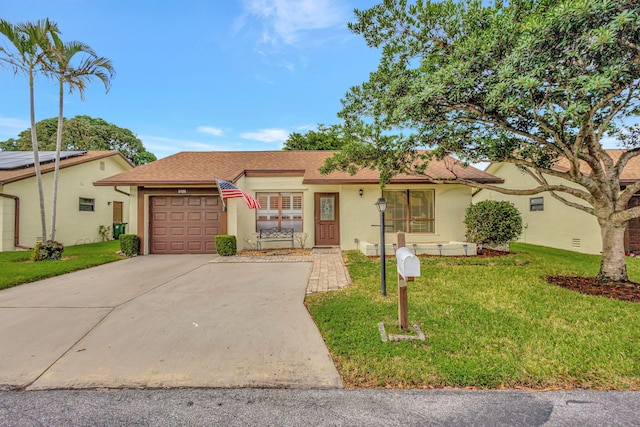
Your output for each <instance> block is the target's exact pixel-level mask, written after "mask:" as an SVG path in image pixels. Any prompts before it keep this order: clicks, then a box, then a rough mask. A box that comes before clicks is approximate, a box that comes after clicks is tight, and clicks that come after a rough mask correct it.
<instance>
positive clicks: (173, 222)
mask: <svg viewBox="0 0 640 427" xmlns="http://www.w3.org/2000/svg"><path fill="white" fill-rule="evenodd" d="M150 204H151V219H150V224H149V229H150V230H151V236H150V242H151V245H150V246H151V247H150V252H151V253H153V254H212V253H215V252H216V245H215V241H214V237H215V236H216V235H217V234H220V232H221V212H222V209H221V203H220V198H219V197H217V196H154V197H150Z"/></svg>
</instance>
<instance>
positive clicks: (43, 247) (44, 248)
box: [31, 240, 64, 261]
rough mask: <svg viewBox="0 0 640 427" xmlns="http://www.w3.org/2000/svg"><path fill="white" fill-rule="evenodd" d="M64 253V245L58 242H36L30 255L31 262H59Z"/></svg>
mask: <svg viewBox="0 0 640 427" xmlns="http://www.w3.org/2000/svg"><path fill="white" fill-rule="evenodd" d="M62 252H64V245H63V244H62V243H60V242H56V241H53V240H47V241H46V242H45V243H42V242H38V243H37V244H36V247H35V248H33V253H32V254H31V260H32V261H45V260H54V261H56V260H60V259H62Z"/></svg>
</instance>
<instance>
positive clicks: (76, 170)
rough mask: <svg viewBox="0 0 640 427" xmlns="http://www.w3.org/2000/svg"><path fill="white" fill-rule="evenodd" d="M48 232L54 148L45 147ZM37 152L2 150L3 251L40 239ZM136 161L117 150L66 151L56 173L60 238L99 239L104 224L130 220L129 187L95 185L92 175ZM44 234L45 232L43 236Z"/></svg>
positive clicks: (64, 240)
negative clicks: (35, 158) (130, 159)
mask: <svg viewBox="0 0 640 427" xmlns="http://www.w3.org/2000/svg"><path fill="white" fill-rule="evenodd" d="M39 155H40V164H41V171H42V183H43V188H44V196H45V213H46V221H47V232H49V229H48V228H49V227H50V224H51V223H50V221H51V197H52V193H53V170H54V159H55V152H49V151H41V152H40V153H39ZM33 165H34V161H33V152H31V151H2V152H0V251H13V250H16V249H27V248H30V247H33V246H34V245H35V244H36V242H37V241H42V240H43V236H41V234H42V227H41V223H40V196H39V193H38V184H37V180H36V176H35V175H36V173H35V168H34V166H33ZM132 168H133V165H132V164H131V163H130V162H129V161H128V160H127V159H126V158H125V157H124V156H122V154H120V153H119V152H118V151H66V152H63V153H62V155H61V161H60V172H59V176H58V200H57V219H56V236H55V238H56V240H57V241H59V242H61V243H62V244H64V245H65V246H68V245H76V244H81V243H89V242H95V241H99V240H100V234H99V233H98V228H99V226H100V225H104V226H110V227H112V226H113V223H114V222H128V221H129V193H128V189H129V188H128V187H125V188H123V189H119V188H117V187H114V186H111V187H95V186H94V185H93V182H94V181H98V180H100V179H103V178H106V177H109V176H112V175H114V174H117V173H120V172H124V171H128V170H130V169H132ZM44 237H45V238H46V237H47V236H44Z"/></svg>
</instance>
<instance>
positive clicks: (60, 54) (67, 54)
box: [47, 34, 115, 241]
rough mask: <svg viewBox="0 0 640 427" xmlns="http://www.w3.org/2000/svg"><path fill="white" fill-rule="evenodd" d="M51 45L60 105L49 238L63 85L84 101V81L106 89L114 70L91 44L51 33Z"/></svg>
mask: <svg viewBox="0 0 640 427" xmlns="http://www.w3.org/2000/svg"><path fill="white" fill-rule="evenodd" d="M52 36H53V37H52V40H53V45H52V46H51V52H50V57H49V64H47V67H48V68H49V70H50V72H51V73H52V75H54V76H55V78H57V79H58V89H59V108H58V129H57V132H56V160H55V166H54V172H53V197H52V207H51V229H50V230H51V231H50V233H49V240H52V241H54V240H55V233H56V206H57V200H58V171H59V169H60V150H61V147H62V126H63V122H64V85H65V84H66V85H68V87H69V93H73V91H74V90H76V89H77V90H78V92H79V93H80V99H82V100H83V101H84V91H85V89H86V85H87V83H89V82H90V81H91V79H92V78H93V77H96V78H98V79H99V80H101V81H102V83H103V84H104V87H105V89H106V91H107V92H109V89H110V87H111V79H112V78H113V76H114V74H115V71H114V69H113V65H112V64H111V60H109V59H107V58H104V57H99V56H98V55H96V53H95V52H94V51H93V49H91V47H90V46H88V45H86V44H84V43H81V42H78V41H72V42H68V43H64V42H62V40H61V39H60V37H59V36H58V35H57V34H53V35H52ZM79 54H84V56H83V57H82V58H81V60H80V63H79V64H78V65H77V66H73V65H72V64H71V61H72V60H73V58H74V57H75V56H76V55H79Z"/></svg>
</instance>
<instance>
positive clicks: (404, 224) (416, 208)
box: [382, 190, 435, 233]
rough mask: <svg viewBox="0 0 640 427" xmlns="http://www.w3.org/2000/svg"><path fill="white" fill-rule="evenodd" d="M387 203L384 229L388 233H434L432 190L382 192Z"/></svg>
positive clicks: (433, 194) (433, 197) (433, 193)
mask: <svg viewBox="0 0 640 427" xmlns="http://www.w3.org/2000/svg"><path fill="white" fill-rule="evenodd" d="M382 197H384V198H385V199H386V201H387V211H386V213H385V220H384V229H385V231H386V232H388V233H392V232H393V233H395V232H397V231H404V232H406V233H435V192H434V190H400V191H398V190H391V191H383V193H382Z"/></svg>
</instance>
